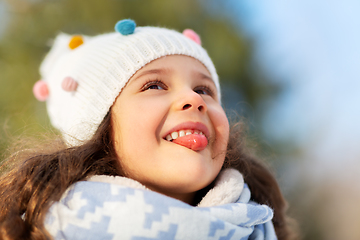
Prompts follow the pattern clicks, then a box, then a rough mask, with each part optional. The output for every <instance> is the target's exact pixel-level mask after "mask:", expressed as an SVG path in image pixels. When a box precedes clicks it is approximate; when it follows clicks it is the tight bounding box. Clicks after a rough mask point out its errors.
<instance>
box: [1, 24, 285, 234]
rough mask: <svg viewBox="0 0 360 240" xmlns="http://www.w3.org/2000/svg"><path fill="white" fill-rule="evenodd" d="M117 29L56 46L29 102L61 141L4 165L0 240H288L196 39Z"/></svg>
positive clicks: (278, 209) (281, 212) (276, 197)
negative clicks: (42, 104) (41, 110)
mask: <svg viewBox="0 0 360 240" xmlns="http://www.w3.org/2000/svg"><path fill="white" fill-rule="evenodd" d="M115 30H116V31H115V32H114V33H108V34H103V35H99V36H95V37H87V36H69V35H66V34H60V35H59V36H58V37H57V38H56V39H55V41H54V44H53V47H52V49H51V51H50V52H49V54H48V55H47V56H46V58H45V60H44V62H43V63H42V65H41V68H40V71H41V75H42V78H43V80H41V81H38V82H37V83H36V84H35V86H34V94H35V96H36V97H37V99H39V100H42V101H44V100H46V101H47V109H48V113H49V116H50V119H51V122H52V124H53V125H54V126H55V127H56V128H57V129H59V130H60V132H61V133H62V136H63V139H64V144H62V143H60V145H61V146H60V147H57V148H56V150H46V151H45V150H41V151H36V152H35V153H31V154H30V153H29V154H28V153H27V152H26V151H23V152H17V153H16V154H14V155H13V156H11V157H10V158H9V159H8V160H7V162H10V161H12V162H13V161H16V167H14V168H13V169H11V170H10V171H8V172H6V173H3V175H2V177H1V178H0V189H1V190H0V196H1V200H2V201H1V203H0V230H1V231H0V235H1V239H51V238H52V239H248V238H249V239H276V238H278V239H290V237H291V236H290V230H289V229H288V226H287V223H286V221H285V220H286V217H285V201H284V199H283V197H282V195H281V192H280V190H279V187H278V185H277V183H276V181H275V179H274V177H273V176H272V175H271V174H270V173H269V171H268V170H267V169H266V168H264V167H263V166H262V165H261V164H260V163H259V162H257V161H256V160H255V159H253V158H252V157H250V156H248V155H246V154H245V153H244V150H243V148H242V144H241V141H240V132H239V131H238V130H236V127H238V126H239V124H237V125H235V126H232V127H231V128H230V127H229V123H228V120H227V118H226V115H225V113H224V110H223V108H222V107H221V102H220V98H221V96H220V86H219V81H218V76H217V74H216V70H215V67H214V66H213V63H212V61H211V59H210V58H209V56H208V54H207V53H206V51H205V50H204V49H203V48H202V47H201V45H200V44H201V42H200V38H199V37H198V35H197V34H196V33H194V32H193V31H191V30H186V31H184V32H183V34H181V33H178V32H176V31H173V30H169V29H164V28H157V27H136V25H135V23H134V22H133V21H132V20H123V21H120V22H118V23H117V24H116V26H115ZM52 145H53V147H52V148H55V147H54V145H56V144H55V143H52ZM43 149H44V148H43ZM19 159H21V160H19ZM244 180H245V181H244ZM244 182H245V183H244ZM250 191H251V194H250Z"/></svg>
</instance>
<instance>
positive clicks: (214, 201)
mask: <svg viewBox="0 0 360 240" xmlns="http://www.w3.org/2000/svg"><path fill="white" fill-rule="evenodd" d="M243 188H244V178H243V176H242V175H241V173H240V172H239V171H237V170H235V169H231V168H229V169H225V170H223V171H221V172H220V174H219V176H218V178H217V180H216V181H215V187H214V188H213V189H211V190H210V191H209V192H208V193H207V194H206V195H205V196H204V198H203V199H202V200H201V202H200V203H199V204H198V207H211V206H217V205H222V204H227V203H233V202H236V200H238V199H239V197H240V194H241V192H242V190H243Z"/></svg>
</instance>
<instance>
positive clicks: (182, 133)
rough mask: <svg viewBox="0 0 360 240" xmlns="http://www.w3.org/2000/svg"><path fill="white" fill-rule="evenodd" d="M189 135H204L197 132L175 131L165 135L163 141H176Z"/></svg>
mask: <svg viewBox="0 0 360 240" xmlns="http://www.w3.org/2000/svg"><path fill="white" fill-rule="evenodd" d="M190 134H200V135H204V133H203V132H201V131H199V130H180V131H175V132H172V133H170V134H168V135H166V137H165V139H166V140H168V141H171V140H174V139H177V138H178V137H183V136H187V135H190Z"/></svg>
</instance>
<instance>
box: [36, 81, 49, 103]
mask: <svg viewBox="0 0 360 240" xmlns="http://www.w3.org/2000/svg"><path fill="white" fill-rule="evenodd" d="M33 93H34V96H35V98H36V99H37V100H39V101H41V102H43V101H45V100H46V99H47V98H48V96H49V89H48V87H47V84H46V82H44V81H43V80H39V81H37V82H36V83H35V84H34V87H33Z"/></svg>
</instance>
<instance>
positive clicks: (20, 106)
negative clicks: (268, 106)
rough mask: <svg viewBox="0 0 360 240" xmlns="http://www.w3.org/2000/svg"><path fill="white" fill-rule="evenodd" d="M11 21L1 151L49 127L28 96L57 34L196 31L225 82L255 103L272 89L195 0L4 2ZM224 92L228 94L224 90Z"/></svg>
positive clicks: (240, 41)
mask: <svg viewBox="0 0 360 240" xmlns="http://www.w3.org/2000/svg"><path fill="white" fill-rule="evenodd" d="M6 3H7V4H8V8H7V9H9V10H8V11H9V15H10V21H9V22H10V23H9V26H8V27H7V30H6V32H5V34H4V35H3V36H2V38H0V73H1V74H0V82H1V84H2V87H1V88H0V126H1V128H0V129H1V130H0V151H1V152H3V150H4V149H6V147H7V146H8V143H9V139H10V138H11V137H12V136H19V135H20V136H22V135H23V133H24V132H25V130H26V134H30V135H36V134H37V133H40V132H44V128H45V129H49V128H50V124H49V122H48V119H47V117H46V111H45V104H44V103H39V102H37V101H36V100H35V99H34V97H33V96H32V91H31V89H32V86H33V84H34V83H35V81H36V80H38V79H39V77H40V76H39V73H38V66H39V64H40V62H41V60H42V58H43V57H44V55H45V54H46V52H47V51H48V50H49V45H50V44H49V39H51V38H53V37H55V35H56V34H57V33H58V32H66V33H69V34H75V33H82V34H86V35H95V34H98V33H104V32H110V31H113V27H114V25H115V23H116V22H117V21H118V20H121V19H124V18H132V19H134V20H135V21H136V23H137V25H138V26H142V25H157V26H164V27H169V28H174V29H177V30H179V31H182V30H183V29H185V28H192V29H194V30H195V31H196V32H198V33H199V34H200V36H201V37H202V41H203V46H204V47H205V48H206V49H207V50H208V52H209V54H210V56H211V57H212V59H213V61H214V63H215V65H216V67H217V70H218V73H219V76H220V78H221V79H222V81H223V82H225V83H228V84H230V86H234V87H232V88H235V89H237V91H238V92H239V94H240V92H241V94H242V99H243V100H244V101H245V102H247V103H248V104H250V105H252V106H255V105H256V104H257V101H258V100H259V99H260V98H261V95H263V94H264V93H266V92H267V91H270V90H271V88H268V87H266V88H264V87H263V85H261V84H259V82H258V81H253V79H254V77H256V75H255V74H254V72H256V70H254V69H251V67H250V53H251V46H250V44H249V43H248V42H246V41H245V40H244V38H243V37H242V36H241V34H240V33H239V32H238V30H236V28H235V27H234V26H232V25H231V24H230V22H229V21H228V20H227V19H225V18H220V17H217V16H214V15H212V14H210V13H209V11H207V8H206V6H205V4H206V2H205V1H194V0H182V1H178V0H168V1H163V0H152V1H146V0H101V1H99V0H8V1H7V2H6ZM224 95H226V94H224ZM225 97H226V96H225Z"/></svg>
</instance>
